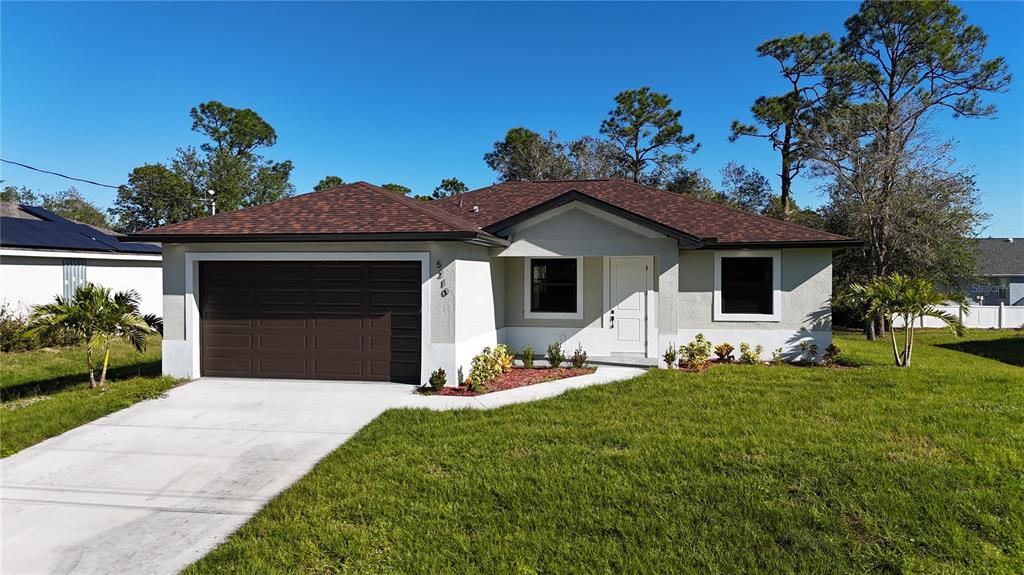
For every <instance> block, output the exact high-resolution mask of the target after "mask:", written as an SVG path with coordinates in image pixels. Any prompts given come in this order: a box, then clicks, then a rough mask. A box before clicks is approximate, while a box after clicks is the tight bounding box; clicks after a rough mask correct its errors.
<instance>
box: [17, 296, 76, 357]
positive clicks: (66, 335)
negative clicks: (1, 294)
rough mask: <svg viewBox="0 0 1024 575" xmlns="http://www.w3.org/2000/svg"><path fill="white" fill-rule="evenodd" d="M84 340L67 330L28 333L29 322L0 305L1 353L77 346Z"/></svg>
mask: <svg viewBox="0 0 1024 575" xmlns="http://www.w3.org/2000/svg"><path fill="white" fill-rule="evenodd" d="M81 342H82V338H81V337H79V336H77V335H75V334H74V333H72V332H69V331H66V330H51V331H45V332H43V331H40V332H29V331H28V320H27V319H26V318H25V316H23V315H21V314H19V313H17V312H15V311H14V309H13V308H11V306H9V305H7V304H6V303H5V304H2V305H0V351H32V350H33V349H39V348H42V347H63V346H68V345H77V344H79V343H81Z"/></svg>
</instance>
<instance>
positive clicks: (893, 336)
mask: <svg viewBox="0 0 1024 575" xmlns="http://www.w3.org/2000/svg"><path fill="white" fill-rule="evenodd" d="M889 337H890V338H891V339H892V358H893V360H894V361H895V362H896V366H897V367H899V366H900V365H902V363H901V361H900V350H899V347H898V346H897V345H896V330H889Z"/></svg>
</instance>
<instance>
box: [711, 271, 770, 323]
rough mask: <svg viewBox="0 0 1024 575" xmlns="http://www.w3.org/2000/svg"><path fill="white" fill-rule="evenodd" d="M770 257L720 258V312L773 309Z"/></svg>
mask: <svg viewBox="0 0 1024 575" xmlns="http://www.w3.org/2000/svg"><path fill="white" fill-rule="evenodd" d="M772 280H773V278H772V258H770V257H765V258H760V257H757V258H754V257H750V258H730V257H723V258H722V281H721V286H722V313H723V314H729V313H734V314H741V313H742V314H764V315H771V314H772V313H773V311H774V310H773V309H772V305H773V297H772V296H773V293H772V292H773V289H774V286H773V281H772Z"/></svg>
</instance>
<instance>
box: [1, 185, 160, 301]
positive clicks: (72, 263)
mask: <svg viewBox="0 0 1024 575" xmlns="http://www.w3.org/2000/svg"><path fill="white" fill-rule="evenodd" d="M161 259H162V258H161V255H160V246H158V245H154V244H149V243H139V242H122V241H118V239H117V238H116V237H115V235H114V232H112V231H110V230H102V229H99V228H95V227H92V226H88V225H86V224H82V223H78V222H75V221H72V220H68V219H66V218H62V217H60V216H58V215H57V214H54V213H53V212H50V211H49V210H45V209H43V208H37V207H31V206H24V205H20V204H16V203H12V202H2V203H0V303H2V304H5V305H8V306H10V307H12V308H13V309H14V310H15V311H16V312H18V313H27V312H29V311H30V309H31V308H32V306H34V305H38V304H42V303H48V302H50V301H53V297H54V296H55V295H64V296H70V295H71V294H72V293H73V292H74V290H75V288H76V287H77V286H79V285H82V284H83V283H85V282H92V283H94V284H98V285H101V286H103V287H108V288H111V289H112V290H114V291H126V290H129V289H134V290H135V291H137V292H139V295H140V296H141V311H142V313H153V314H156V315H163V304H162V301H161V300H162V292H163V288H162V285H161V281H162V280H161Z"/></svg>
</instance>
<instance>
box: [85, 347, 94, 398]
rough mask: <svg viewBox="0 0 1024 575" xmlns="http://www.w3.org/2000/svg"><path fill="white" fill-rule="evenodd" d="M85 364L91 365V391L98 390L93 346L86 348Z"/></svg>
mask: <svg viewBox="0 0 1024 575" xmlns="http://www.w3.org/2000/svg"><path fill="white" fill-rule="evenodd" d="M85 362H86V364H88V365H89V389H96V373H95V368H94V367H93V363H92V344H87V345H86V346H85Z"/></svg>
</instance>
